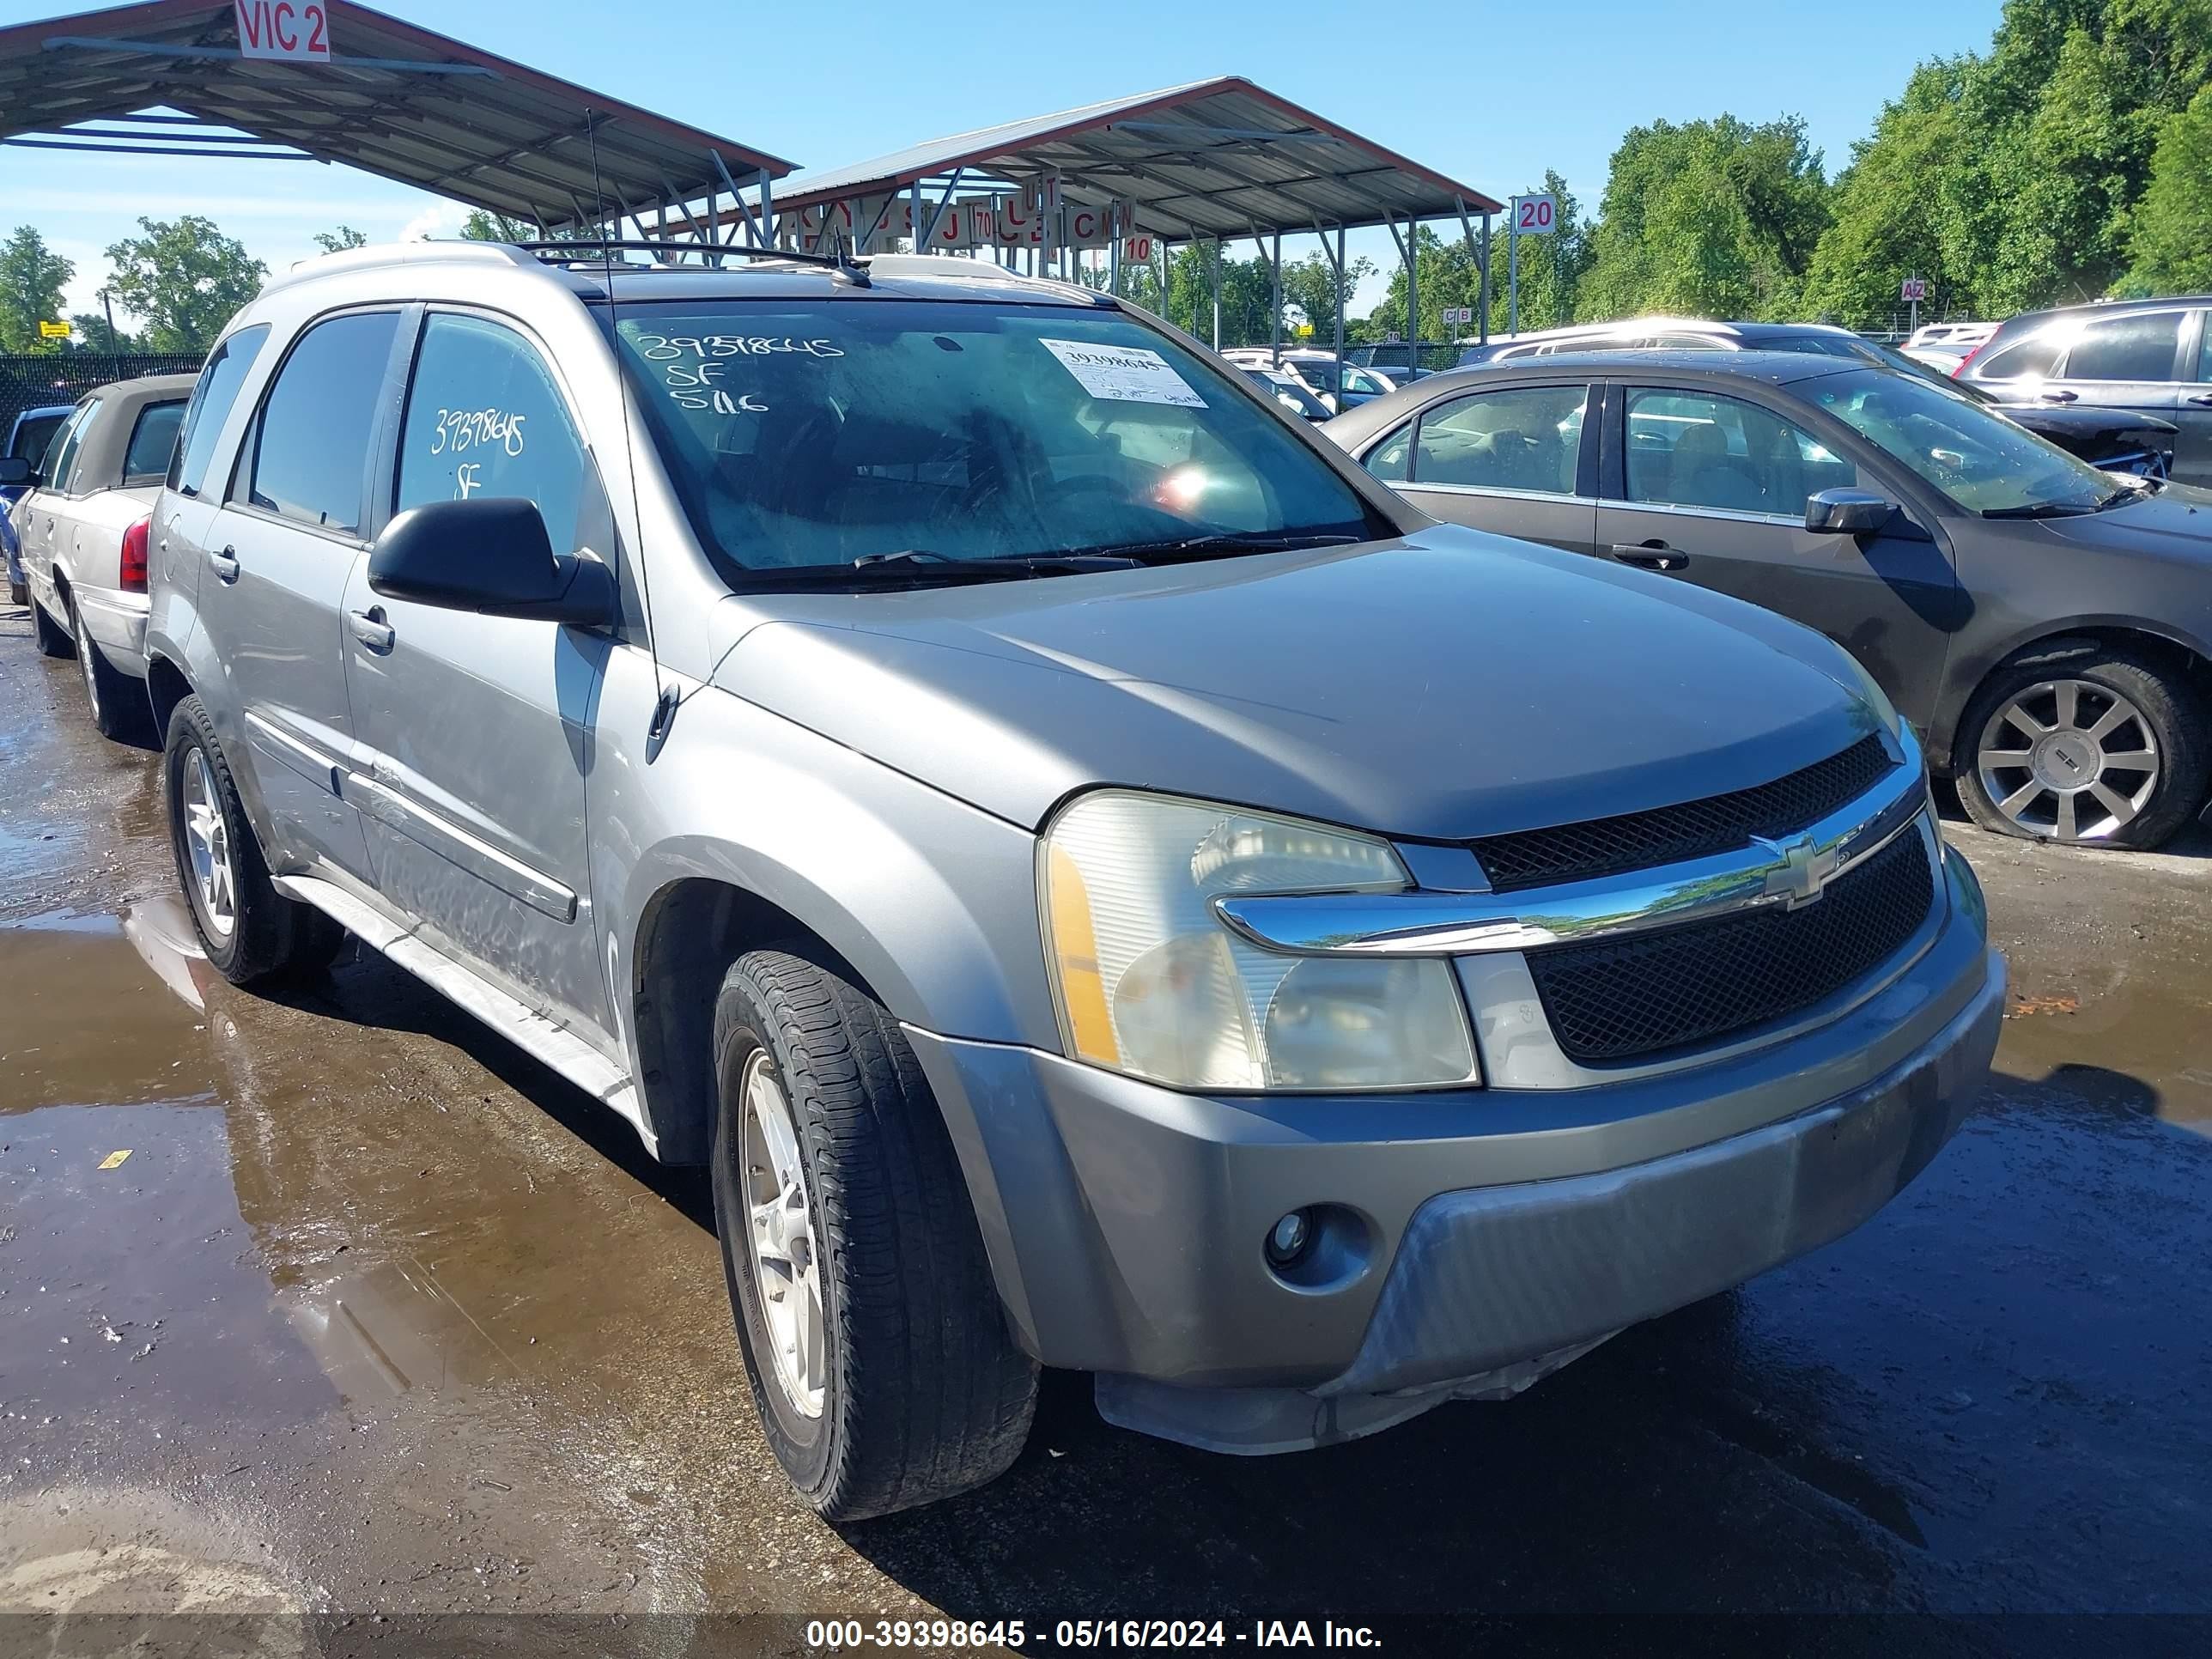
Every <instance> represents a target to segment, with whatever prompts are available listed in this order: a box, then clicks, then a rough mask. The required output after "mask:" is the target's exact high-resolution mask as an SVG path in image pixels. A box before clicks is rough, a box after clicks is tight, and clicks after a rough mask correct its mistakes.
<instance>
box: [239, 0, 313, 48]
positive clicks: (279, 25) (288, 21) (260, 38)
mask: <svg viewBox="0 0 2212 1659" xmlns="http://www.w3.org/2000/svg"><path fill="white" fill-rule="evenodd" d="M231 5H232V9H233V10H234V12H235V13H236V14H237V17H238V55H239V56H240V57H241V58H281V59H284V60H287V61H289V62H291V63H295V64H327V63H329V62H330V61H331V14H330V9H329V7H328V6H327V5H325V3H324V0H231Z"/></svg>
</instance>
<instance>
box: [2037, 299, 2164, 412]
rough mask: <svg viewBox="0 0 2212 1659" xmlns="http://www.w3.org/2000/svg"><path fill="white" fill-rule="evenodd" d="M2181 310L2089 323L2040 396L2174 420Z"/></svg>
mask: <svg viewBox="0 0 2212 1659" xmlns="http://www.w3.org/2000/svg"><path fill="white" fill-rule="evenodd" d="M2190 321H2191V313H2189V312H2188V311H2187V310H2186V309H2185V308H2184V307H2179V306H2177V307H2173V308H2172V310H2161V311H2128V312H2122V313H2119V314H2118V315H2116V316H2112V317H2098V318H2093V319H2091V320H2090V321H2089V322H2087V323H2086V324H2084V325H2082V327H2081V332H2079V333H2078V334H2076V335H2075V337H2074V338H2073V341H2072V343H2070V344H2069V346H2068V347H2067V348H2066V350H2065V355H2064V356H2062V357H2061V358H2060V359H2059V360H2058V362H2057V367H2056V368H2054V370H2053V371H2052V373H2051V378H2050V379H2049V380H2045V382H2044V383H2043V388H2042V390H2041V392H2039V393H2038V394H2037V395H2038V396H2039V398H2041V399H2042V400H2043V401H2044V402H2045V403H2049V404H2072V405H2074V406H2075V407H2077V408H2082V409H2123V410H2133V411H2134V412H2135V413H2136V414H2139V415H2155V416H2159V417H2160V419H2163V420H2172V418H2173V414H2174V408H2175V404H2176V403H2177V401H2178V399H2179V396H2180V392H2181V388H2180V386H2179V380H2180V362H2181V342H2182V334H2183V331H2184V325H2186V324H2187V323H2189V322H2190Z"/></svg>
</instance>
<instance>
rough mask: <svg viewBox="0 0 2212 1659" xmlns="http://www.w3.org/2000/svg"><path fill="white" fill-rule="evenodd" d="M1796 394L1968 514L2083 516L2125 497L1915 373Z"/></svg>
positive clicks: (2058, 452)
mask: <svg viewBox="0 0 2212 1659" xmlns="http://www.w3.org/2000/svg"><path fill="white" fill-rule="evenodd" d="M1805 392H1806V395H1807V396H1808V397H1809V398H1811V399H1812V400H1813V401H1814V403H1816V404H1819V405H1820V407H1821V408H1823V409H1825V410H1827V411H1828V412H1829V413H1830V414H1831V415H1833V416H1835V417H1836V418H1837V419H1838V420H1839V421H1841V422H1844V424H1845V425H1846V426H1849V427H1850V428H1852V429H1853V430H1855V431H1857V433H1858V434H1859V435H1860V436H1862V437H1863V438H1865V439H1866V440H1867V441H1869V443H1871V444H1873V445H1874V446H1875V447H1876V448H1877V449H1880V450H1881V451H1882V452H1883V453H1886V454H1888V455H1892V456H1894V457H1895V458H1896V459H1898V460H1899V461H1902V462H1903V463H1904V464H1905V465H1907V466H1909V467H1911V469H1912V470H1913V471H1915V472H1917V473H1918V474H1919V475H1920V476H1921V477H1923V478H1924V479H1926V480H1927V481H1928V482H1929V483H1931V484H1933V485H1935V486H1936V489H1940V490H1942V492H1943V493H1944V494H1945V495H1948V496H1949V497H1950V498H1951V499H1952V500H1953V501H1955V502H1957V503H1958V504H1959V505H1960V507H1964V508H1966V510H1967V511H1968V512H1970V513H1984V514H1987V513H2000V514H2004V515H2007V516H2019V515H2021V514H2023V513H2027V512H2029V511H2033V510H2035V509H2039V508H2042V509H2049V510H2051V511H2056V512H2067V511H2080V512H2087V511H2090V510H2092V509H2093V508H2096V507H2104V506H2108V505H2110V504H2111V502H2112V500H2113V499H2114V491H2115V490H2116V489H2118V490H2121V491H2123V492H2124V489H2125V486H2123V485H2119V484H2118V483H2116V482H2115V481H2114V479H2113V478H2112V475H2111V474H2109V473H2105V472H2100V471H2098V470H2097V469H2096V468H2095V467H2093V466H2091V465H2089V464H2088V463H2087V461H2081V460H2076V459H2075V458H2074V457H2073V456H2071V455H2069V454H2068V453H2066V452H2065V451H2064V450H2063V449H2060V448H2059V447H2057V446H2056V445H2055V444H2049V443H2045V441H2043V440H2042V439H2040V438H2039V437H2037V436H2036V435H2034V434H2033V433H2032V432H2027V431H2025V430H2023V429H2022V428H2020V427H2017V426H2015V425H2014V424H2013V423H2012V422H2010V421H2008V420H2004V419H2002V417H2000V416H1996V415H1992V414H1990V412H1989V410H1986V409H1984V408H1982V407H1981V406H1980V405H1979V404H1975V403H1973V402H1972V401H1971V400H1969V399H1968V398H1966V396H1965V395H1964V394H1962V393H1960V392H1958V391H1956V390H1955V389H1954V388H1953V387H1950V386H1944V385H1942V384H1939V383H1938V382H1936V381H1935V380H1926V379H1923V378H1922V377H1920V376H1918V375H1911V374H1900V373H1893V372H1890V371H1887V370H1884V369H1874V368H1863V369H1853V370H1850V371H1848V372H1846V373H1844V374H1832V375H1829V376H1828V377H1826V379H1824V380H1814V381H1812V382H1811V383H1809V384H1808V386H1806V387H1805Z"/></svg>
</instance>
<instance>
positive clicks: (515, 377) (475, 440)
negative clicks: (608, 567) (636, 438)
mask: <svg viewBox="0 0 2212 1659" xmlns="http://www.w3.org/2000/svg"><path fill="white" fill-rule="evenodd" d="M587 473H588V468H587V467H586V465H585V461H584V450H583V444H582V442H581V441H580V439H579V438H578V437H577V435H576V428H575V427H574V424H572V423H571V422H570V421H569V419H568V409H567V406H566V405H565V404H563V403H562V400H561V394H560V392H559V390H558V389H557V388H556V386H555V385H554V382H553V377H552V375H551V374H550V373H549V372H548V371H547V369H546V368H545V365H544V362H543V361H542V360H541V359H540V358H539V357H538V353H537V351H536V349H533V348H532V346H531V344H530V343H529V342H528V341H526V340H525V339H524V338H523V337H521V336H520V335H519V334H517V333H515V332H514V331H513V330H512V329H508V328H503V327H501V325H499V324H497V323H489V322H485V321H483V319H480V318H476V317H460V316H451V315H442V314H441V315H434V316H432V317H431V318H430V319H428V322H426V323H425V324H424V325H423V328H422V345H421V347H420V349H419V350H418V351H417V353H416V360H415V378H414V385H413V386H412V387H411V389H410V391H409V392H408V395H407V421H406V424H405V426H404V428H403V429H402V431H401V433H400V439H399V500H398V506H399V507H400V508H401V509H402V510H403V511H404V509H405V508H408V507H421V506H422V505H424V504H425V503H426V502H429V501H476V500H480V499H483V498H486V497H503V498H507V499H517V500H522V501H535V502H537V504H538V512H539V513H540V514H542V515H543V516H544V520H545V533H546V535H547V537H548V538H549V539H550V541H551V542H552V544H553V550H554V551H555V552H556V553H568V552H573V551H574V550H575V548H576V546H577V544H578V539H579V537H578V522H579V517H580V513H582V510H583V507H584V505H585V497H586V476H587ZM603 551H604V550H603Z"/></svg>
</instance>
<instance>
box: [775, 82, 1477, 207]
mask: <svg viewBox="0 0 2212 1659" xmlns="http://www.w3.org/2000/svg"><path fill="white" fill-rule="evenodd" d="M956 167H965V168H967V169H968V170H969V172H970V173H975V174H977V175H979V177H978V183H979V184H980V183H981V180H982V179H986V178H989V179H1006V180H1008V181H1019V180H1023V179H1034V178H1039V177H1042V176H1044V175H1046V174H1051V173H1057V174H1058V175H1059V177H1060V189H1061V192H1062V194H1063V195H1064V196H1065V197H1066V198H1067V199H1069V200H1071V201H1076V202H1083V203H1087V204H1093V205H1103V204H1105V203H1107V202H1109V201H1111V200H1115V199H1117V198H1118V199H1121V200H1124V201H1133V202H1134V203H1135V204H1136V210H1137V220H1138V223H1139V225H1140V226H1142V227H1143V228H1146V229H1148V230H1152V231H1153V232H1156V233H1158V234H1164V235H1168V236H1174V237H1185V236H1205V237H1212V236H1247V235H1250V234H1253V233H1254V232H1255V230H1257V231H1262V232H1273V231H1278V230H1279V231H1285V232H1289V231H1311V230H1312V229H1313V228H1315V226H1316V223H1319V224H1321V225H1325V226H1328V227H1330V228H1334V227H1335V226H1338V225H1345V226H1352V227H1357V226H1360V225H1375V224H1380V223H1382V222H1383V221H1384V220H1386V219H1394V218H1395V219H1401V220H1402V219H1405V218H1407V217H1408V216H1418V217H1421V218H1443V217H1448V216H1455V215H1456V214H1457V213H1458V212H1459V210H1460V206H1461V204H1465V206H1466V208H1467V210H1468V212H1470V213H1483V212H1492V213H1494V212H1498V211H1499V210H1501V204H1499V203H1498V202H1497V201H1495V200H1494V199H1492V197H1489V196H1486V195H1485V194H1484V193H1483V192H1482V191H1479V190H1476V189H1474V187H1473V186H1472V185H1463V184H1461V183H1460V182H1458V181H1457V180H1456V179H1449V178H1446V177H1445V176H1444V175H1443V174H1442V173H1437V172H1436V171H1435V170H1433V169H1432V168H1429V167H1423V166H1422V165H1421V164H1420V163H1419V162H1417V161H1409V160H1408V159H1407V158H1406V157H1405V156H1402V155H1399V154H1397V153H1396V152H1395V150H1390V149H1385V148H1383V146H1382V145H1380V144H1378V143H1374V142H1373V141H1372V140H1370V139H1366V138H1363V137H1359V136H1358V134H1357V133H1354V132H1351V131H1346V129H1344V128H1342V127H1340V126H1337V125H1334V124H1333V123H1330V122H1328V121H1327V120H1324V119H1323V118H1322V117H1321V116H1319V115H1316V114H1315V113H1314V112H1312V111H1311V110H1308V109H1304V108H1301V107H1300V106H1297V105H1296V104H1293V103H1291V101H1290V100H1288V99H1285V98H1279V97H1278V96H1276V94H1273V93H1272V92H1269V91H1267V89H1266V88H1263V87H1259V86H1255V85H1254V84H1253V83H1252V82H1249V81H1247V80H1244V79H1243V78H1242V77H1241V76H1219V77H1217V78H1216V79H1213V80H1211V81H1195V82H1191V83H1190V84H1188V85H1187V86H1180V87H1169V88H1164V89H1163V90H1161V91H1158V92H1147V93H1140V94H1137V95H1136V96H1134V97H1130V98H1117V99H1113V100H1109V101H1107V102H1105V103H1099V104H1088V105H1085V106H1083V107H1082V108H1080V109H1071V110H1062V111H1060V112H1059V113H1058V114H1054V115H1040V116H1035V117H1032V118H1030V119H1028V120H1024V121H1009V122H1006V123H1005V124H1003V125H999V126H994V127H984V128H982V129H981V130H979V131H975V132H963V133H959V134H957V135H955V136H954V137H949V138H936V139H932V140H931V141H929V142H928V143H921V144H915V145H912V146H910V147H908V149H902V150H896V151H894V152H893V153H892V154H890V155H883V156H878V157H877V158H876V159H875V160H874V161H862V162H860V163H858V164H856V165H854V166H852V167H836V168H833V169H831V170H830V171H829V172H826V173H810V174H807V175H806V176H805V177H803V178H800V179H795V180H793V182H792V184H791V185H789V186H788V187H787V188H786V189H783V190H781V191H778V192H777V194H776V201H775V205H776V209H777V210H778V212H781V211H782V210H785V209H787V208H794V207H796V208H805V207H813V206H817V205H819V204H824V203H829V202H842V201H851V200H855V199H860V198H863V197H881V196H884V195H887V194H889V193H890V192H892V191H899V190H903V189H905V188H906V187H907V186H908V185H912V184H914V183H915V182H916V181H917V180H920V179H941V178H942V177H944V176H945V175H946V174H948V173H951V172H952V171H953V170H954V169H955V168H956Z"/></svg>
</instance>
